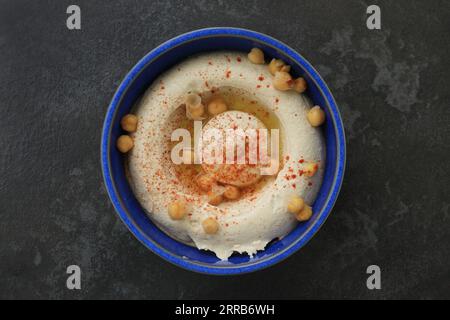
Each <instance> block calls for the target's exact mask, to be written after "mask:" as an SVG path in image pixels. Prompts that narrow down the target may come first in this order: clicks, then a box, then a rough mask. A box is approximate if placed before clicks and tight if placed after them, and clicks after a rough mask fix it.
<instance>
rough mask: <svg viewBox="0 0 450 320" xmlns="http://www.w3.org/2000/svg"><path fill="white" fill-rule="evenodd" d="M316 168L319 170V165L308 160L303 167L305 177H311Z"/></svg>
mask: <svg viewBox="0 0 450 320" xmlns="http://www.w3.org/2000/svg"><path fill="white" fill-rule="evenodd" d="M317 170H319V165H318V164H317V163H314V162H309V163H307V164H306V165H305V167H304V168H303V172H304V173H305V175H306V176H307V177H312V176H314V175H315V174H316V172H317Z"/></svg>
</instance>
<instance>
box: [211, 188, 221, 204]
mask: <svg viewBox="0 0 450 320" xmlns="http://www.w3.org/2000/svg"><path fill="white" fill-rule="evenodd" d="M222 202H223V196H222V195H221V194H217V193H214V192H211V191H210V192H208V203H209V204H210V205H212V206H218V205H219V204H221V203H222Z"/></svg>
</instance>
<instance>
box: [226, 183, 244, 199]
mask: <svg viewBox="0 0 450 320" xmlns="http://www.w3.org/2000/svg"><path fill="white" fill-rule="evenodd" d="M240 195H241V191H240V190H239V188H238V187H235V186H226V187H225V191H224V192H223V196H224V197H225V198H226V199H228V200H236V199H237V198H239V196H240Z"/></svg>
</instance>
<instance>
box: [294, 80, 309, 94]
mask: <svg viewBox="0 0 450 320" xmlns="http://www.w3.org/2000/svg"><path fill="white" fill-rule="evenodd" d="M292 89H294V90H295V91H297V92H298V93H303V92H305V90H306V81H305V79H303V78H302V77H300V78H297V79H295V80H294V86H293V87H292Z"/></svg>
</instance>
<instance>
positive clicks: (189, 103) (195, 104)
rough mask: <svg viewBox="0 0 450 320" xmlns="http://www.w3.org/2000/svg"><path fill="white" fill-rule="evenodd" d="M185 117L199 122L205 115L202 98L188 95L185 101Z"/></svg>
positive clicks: (192, 94)
mask: <svg viewBox="0 0 450 320" xmlns="http://www.w3.org/2000/svg"><path fill="white" fill-rule="evenodd" d="M185 104H186V116H187V117H188V118H189V119H192V120H201V119H202V116H203V114H204V113H205V107H204V106H203V104H202V98H201V97H200V96H199V95H198V94H195V93H191V94H188V95H187V96H186V99H185Z"/></svg>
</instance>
